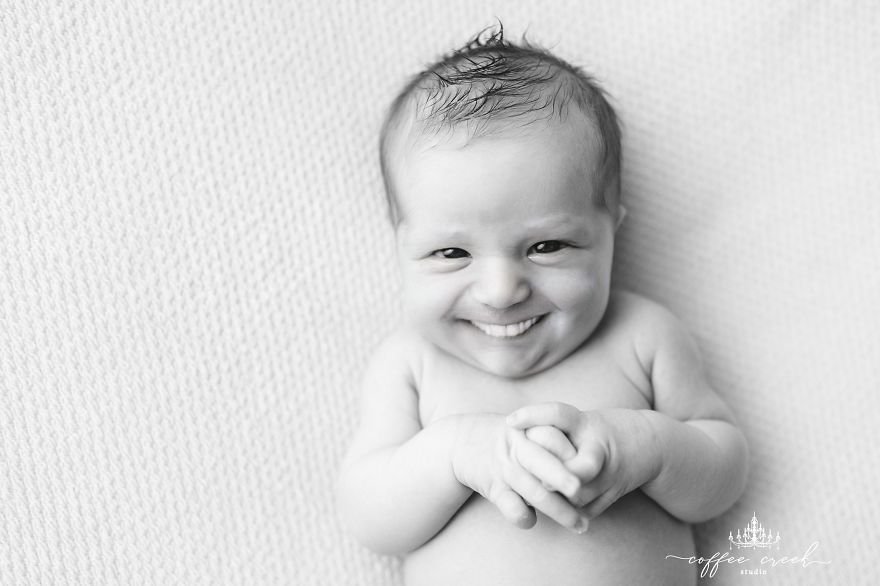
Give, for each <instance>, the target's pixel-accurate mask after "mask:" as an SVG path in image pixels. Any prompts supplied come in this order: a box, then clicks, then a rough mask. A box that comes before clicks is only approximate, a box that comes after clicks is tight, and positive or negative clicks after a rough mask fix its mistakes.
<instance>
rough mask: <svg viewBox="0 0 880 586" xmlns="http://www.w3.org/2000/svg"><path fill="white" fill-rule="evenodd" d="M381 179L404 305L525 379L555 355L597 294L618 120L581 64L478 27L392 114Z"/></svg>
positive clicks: (563, 351)
mask: <svg viewBox="0 0 880 586" xmlns="http://www.w3.org/2000/svg"><path fill="white" fill-rule="evenodd" d="M381 162H382V173H383V177H384V179H385V187H386V194H387V197H388V202H389V212H390V216H391V220H392V223H393V224H394V228H395V232H396V236H397V247H398V254H399V258H400V264H401V270H402V274H403V282H404V292H405V298H406V307H407V313H408V316H409V318H410V320H411V321H412V322H413V323H414V325H416V327H418V328H419V329H420V331H421V332H422V334H423V335H424V336H425V337H426V338H427V339H429V340H430V341H431V342H433V343H434V344H436V345H437V346H438V347H439V348H441V349H442V350H444V351H446V352H448V353H449V354H452V355H453V356H455V357H457V358H460V359H462V360H464V361H465V362H467V363H469V364H472V365H474V366H476V367H478V368H480V369H482V370H485V371H487V372H490V373H493V374H496V375H499V376H505V377H522V376H526V375H529V374H534V373H536V372H540V371H542V370H544V369H546V368H549V367H550V366H552V365H554V364H556V363H558V362H559V361H560V360H562V359H564V358H565V357H566V356H568V355H569V354H570V353H571V352H572V351H574V350H575V349H576V348H578V347H579V346H580V345H581V344H582V343H583V342H584V340H586V339H587V338H588V337H589V336H590V334H591V333H592V332H593V331H594V330H595V328H596V327H597V325H598V324H599V321H600V320H601V318H602V316H603V315H604V312H605V309H606V307H607V303H608V296H609V287H610V274H611V259H612V256H613V250H614V231H615V229H616V227H617V225H618V223H619V221H620V219H621V218H622V216H623V209H622V207H621V205H620V130H619V127H618V124H617V119H616V116H615V114H614V111H613V110H612V108H611V106H610V105H609V104H608V101H607V100H606V98H605V96H604V94H603V92H602V91H601V89H599V87H598V86H597V85H596V84H595V83H594V82H593V81H592V80H591V79H590V78H589V77H588V76H586V75H585V74H584V73H583V72H582V71H581V70H580V69H578V68H575V67H572V66H571V65H569V64H567V63H565V62H564V61H562V60H560V59H558V58H556V57H554V56H552V55H550V54H549V53H547V52H546V51H543V50H541V49H537V48H535V47H532V46H530V45H525V46H518V45H514V44H512V43H510V42H508V41H506V40H504V39H503V34H502V31H501V30H500V29H499V30H498V32H495V33H491V34H489V35H488V36H478V37H477V38H476V39H475V40H474V41H472V42H470V43H469V44H468V45H466V46H465V47H464V48H463V49H460V50H458V51H456V52H454V53H452V54H450V55H448V56H447V57H445V58H443V59H442V60H440V61H439V62H438V63H436V64H434V65H432V66H431V67H429V68H428V69H427V70H426V71H424V72H422V73H420V74H419V75H417V76H416V77H415V78H414V79H413V80H412V81H411V82H410V83H409V84H408V85H407V86H406V88H405V89H404V90H403V91H402V92H401V94H400V95H399V96H398V98H397V99H396V100H395V101H394V103H393V104H392V106H391V109H390V110H389V114H388V118H387V120H386V122H385V125H384V127H383V131H382V137H381Z"/></svg>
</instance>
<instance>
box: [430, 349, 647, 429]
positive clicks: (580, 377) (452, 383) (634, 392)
mask: <svg viewBox="0 0 880 586" xmlns="http://www.w3.org/2000/svg"><path fill="white" fill-rule="evenodd" d="M418 392H419V415H420V418H421V422H422V425H423V426H427V425H429V424H430V423H431V422H433V421H436V420H437V419H440V418H442V417H446V416H448V415H454V414H461V413H501V414H507V413H510V412H512V411H514V410H516V409H518V408H520V407H522V406H525V405H532V404H536V403H544V402H555V401H558V402H563V403H568V404H570V405H574V406H575V407H577V408H578V409H581V410H584V411H585V410H592V409H611V408H629V409H648V408H650V407H651V401H650V391H649V384H648V380H647V377H646V376H645V375H644V373H642V372H641V368H640V366H639V365H638V363H637V362H636V361H635V360H634V359H633V360H631V361H629V360H627V359H626V356H625V354H624V355H623V356H621V353H619V352H614V351H613V348H608V347H605V346H601V345H599V346H596V347H589V348H583V349H581V350H578V351H577V352H575V353H574V354H573V355H572V356H570V357H568V358H567V359H566V360H564V361H563V362H561V363H559V364H557V365H555V366H553V367H552V368H549V369H547V370H545V371H543V372H540V373H538V374H535V375H532V376H530V377H527V378H523V379H515V380H514V379H505V378H501V377H497V376H494V375H491V374H488V373H486V372H483V371H481V370H479V369H477V368H475V367H472V366H470V365H468V364H465V363H463V362H461V361H460V360H457V359H455V358H453V357H451V356H449V355H447V354H444V353H442V352H441V351H439V350H438V351H435V352H432V353H431V354H430V355H429V356H427V357H426V359H425V360H424V362H423V369H422V373H421V377H420V380H419V381H418Z"/></svg>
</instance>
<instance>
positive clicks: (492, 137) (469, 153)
mask: <svg viewBox="0 0 880 586" xmlns="http://www.w3.org/2000/svg"><path fill="white" fill-rule="evenodd" d="M591 126H592V125H590V124H589V123H587V122H585V121H584V120H580V121H578V120H569V121H567V122H565V123H558V122H556V123H542V124H534V125H529V126H527V127H525V128H523V129H518V131H517V132H501V133H497V134H489V135H487V136H481V137H479V138H476V139H474V138H471V137H470V136H469V135H468V134H467V131H466V129H464V130H459V131H458V132H453V133H449V134H445V135H437V134H429V135H422V136H418V137H414V138H412V139H411V140H410V141H408V144H407V145H406V148H402V149H400V151H398V153H397V156H396V157H395V160H396V161H395V176H396V179H395V185H396V189H395V194H396V198H397V200H398V201H397V205H398V206H399V207H400V211H401V213H402V215H403V216H404V217H405V216H407V215H411V214H418V213H419V212H420V211H428V210H433V209H435V208H436V207H437V205H438V204H439V205H442V206H445V207H453V208H455V209H456V210H459V211H460V212H461V215H468V214H470V215H474V214H476V215H479V216H480V217H482V218H483V219H484V220H487V221H488V220H491V219H492V218H493V217H495V216H497V215H498V214H500V213H502V212H503V208H505V207H509V206H517V207H518V208H520V209H523V210H526V211H528V210H531V211H533V212H535V213H537V212H539V211H541V212H548V213H549V212H551V211H553V210H558V211H559V213H563V214H564V213H567V212H568V211H571V210H570V209H569V208H571V207H572V206H580V207H582V206H584V205H586V204H590V203H591V202H592V199H593V198H592V195H593V190H594V189H595V184H596V181H594V178H595V175H596V170H597V166H598V163H599V150H600V149H599V144H598V140H597V139H596V136H595V132H592V131H591Z"/></svg>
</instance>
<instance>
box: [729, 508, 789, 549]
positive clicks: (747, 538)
mask: <svg viewBox="0 0 880 586" xmlns="http://www.w3.org/2000/svg"><path fill="white" fill-rule="evenodd" d="M727 539H728V541H730V548H729V549H733V546H734V545H735V546H736V548H737V549H770V548H772V547H774V546H775V547H776V549H779V542H780V541H782V538H781V537H780V536H779V532H778V531H777V532H776V535H773V531H772V530H771V529H766V530H765V529H764V526H763V525H762V524H761V523H760V522H759V521H758V515H757V513H752V520H751V522H750V523H749V524H748V525H746V526H745V527H744V528H743V529H742V530H740V529H737V530H736V538H734V537H733V531H731V532H730V535H729V536H728V538H727Z"/></svg>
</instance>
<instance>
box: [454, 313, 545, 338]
mask: <svg viewBox="0 0 880 586" xmlns="http://www.w3.org/2000/svg"><path fill="white" fill-rule="evenodd" d="M542 317H544V316H539V317H533V318H530V319H527V320H524V321H521V322H517V323H515V324H490V323H485V322H480V321H473V320H471V322H470V323H471V324H472V325H473V326H474V327H475V328H477V329H478V330H480V331H481V332H483V333H484V334H486V335H487V336H492V337H493V338H515V337H517V336H521V335H523V334H525V333H526V332H527V331H529V329H530V328H531V327H532V326H533V325H535V324H536V323H538V321H540V320H541V318H542Z"/></svg>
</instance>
